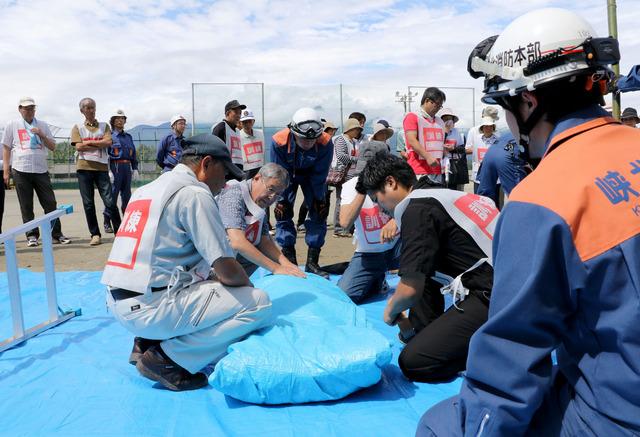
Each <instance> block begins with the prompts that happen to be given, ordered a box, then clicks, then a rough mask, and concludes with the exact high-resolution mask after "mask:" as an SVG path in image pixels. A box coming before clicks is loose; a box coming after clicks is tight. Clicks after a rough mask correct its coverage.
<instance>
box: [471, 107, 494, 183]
mask: <svg viewBox="0 0 640 437" xmlns="http://www.w3.org/2000/svg"><path fill="white" fill-rule="evenodd" d="M495 132H496V122H495V121H494V119H493V118H491V117H482V123H480V126H479V127H478V133H480V134H481V135H480V138H479V140H478V141H476V142H475V143H474V144H473V147H472V148H471V149H469V144H468V143H467V151H470V152H471V158H472V164H471V178H472V179H473V192H474V193H476V192H477V191H478V186H480V177H479V175H480V165H481V164H482V160H483V159H484V155H486V154H487V151H488V150H489V147H491V146H492V145H494V144H495V143H496V142H497V141H498V137H497V136H496V133H495Z"/></svg>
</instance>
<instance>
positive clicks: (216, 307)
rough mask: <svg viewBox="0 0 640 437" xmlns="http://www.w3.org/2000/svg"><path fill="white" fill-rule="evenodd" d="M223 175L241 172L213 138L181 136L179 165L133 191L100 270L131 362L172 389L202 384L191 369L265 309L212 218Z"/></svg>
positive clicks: (256, 322) (218, 352) (265, 300)
mask: <svg viewBox="0 0 640 437" xmlns="http://www.w3.org/2000/svg"><path fill="white" fill-rule="evenodd" d="M226 176H229V177H230V178H235V179H242V177H243V176H244V173H243V172H242V171H241V170H240V169H239V168H237V167H236V166H235V165H233V164H232V163H231V156H230V155H229V151H228V149H227V147H226V146H225V144H224V143H223V142H222V141H221V140H220V139H219V138H217V137H215V136H213V135H210V134H203V135H197V136H194V137H191V138H189V139H188V140H186V141H185V142H184V152H183V154H182V158H181V162H180V164H178V165H177V166H176V167H175V168H174V170H173V171H171V172H167V173H164V174H162V175H161V176H160V177H159V178H158V179H156V180H155V181H153V182H152V183H150V184H147V185H145V186H144V187H142V188H140V189H138V190H137V191H136V192H135V193H134V195H133V197H132V199H131V201H130V202H129V205H128V206H127V209H126V211H125V216H124V220H123V222H122V223H123V224H122V226H121V227H120V229H119V230H118V233H117V235H116V238H115V240H114V242H113V248H112V249H111V253H110V254H109V259H108V261H107V265H106V267H105V269H104V273H103V275H102V283H103V284H105V285H107V286H108V289H107V293H106V298H107V305H108V307H109V310H110V311H111V313H112V314H113V315H114V316H115V317H116V319H117V320H118V321H119V322H120V323H121V324H122V325H123V326H124V327H125V328H127V329H128V330H129V331H131V332H133V333H134V334H135V335H136V336H137V337H136V338H135V340H134V346H133V351H132V353H131V357H130V359H129V361H130V362H131V363H132V364H135V365H136V367H137V369H138V371H139V372H140V373H141V374H142V375H143V376H145V377H147V378H149V379H151V380H153V381H157V382H159V383H160V384H162V385H163V386H165V387H166V388H168V389H170V390H174V391H182V390H193V389H197V388H201V387H204V386H206V385H207V384H208V378H207V376H206V375H205V374H204V373H200V372H199V371H200V370H201V369H202V368H203V367H205V366H206V365H208V364H209V363H215V362H217V361H218V360H220V359H221V358H222V357H223V356H224V355H225V354H226V351H227V347H228V346H229V344H231V343H233V342H235V341H238V340H239V339H240V338H242V337H243V336H246V335H247V334H249V333H250V332H252V331H254V330H256V329H258V328H261V327H263V326H265V325H266V324H267V323H268V321H269V318H270V315H271V302H270V300H269V297H268V296H267V295H266V293H264V292H263V291H262V290H259V289H256V288H254V287H253V284H252V283H251V282H250V281H249V278H248V277H247V275H246V273H245V272H244V270H243V269H242V267H241V266H240V264H238V262H237V261H236V260H235V257H234V252H233V250H232V249H231V247H230V246H229V243H228V241H227V237H226V232H225V229H224V226H223V225H222V222H221V220H220V213H219V210H218V206H217V204H216V202H215V200H214V197H213V196H214V195H217V194H218V193H219V192H220V190H221V189H222V187H223V186H224V185H225V179H226V178H225V177H226ZM212 269H213V270H212Z"/></svg>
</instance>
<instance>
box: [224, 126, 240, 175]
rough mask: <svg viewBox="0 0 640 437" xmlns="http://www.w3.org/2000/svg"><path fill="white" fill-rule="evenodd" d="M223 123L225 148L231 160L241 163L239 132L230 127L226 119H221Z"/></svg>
mask: <svg viewBox="0 0 640 437" xmlns="http://www.w3.org/2000/svg"><path fill="white" fill-rule="evenodd" d="M223 123H224V129H225V138H226V143H227V149H229V153H230V154H231V162H233V163H234V164H238V165H242V139H241V138H240V134H239V133H238V132H237V131H236V130H235V129H231V126H229V124H228V123H227V122H226V121H223Z"/></svg>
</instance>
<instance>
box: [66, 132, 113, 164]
mask: <svg viewBox="0 0 640 437" xmlns="http://www.w3.org/2000/svg"><path fill="white" fill-rule="evenodd" d="M84 126H85V127H86V128H87V130H88V131H89V132H96V131H97V130H98V125H97V121H96V124H95V126H92V125H90V124H89V123H87V121H86V120H85V122H84ZM102 139H108V140H111V128H110V127H109V124H107V125H106V126H105V128H104V135H103V136H102ZM81 142H82V136H81V135H80V130H79V129H78V125H74V126H73V128H71V144H74V145H75V144H76V143H81ZM105 151H107V149H106V148H105ZM76 168H77V169H78V170H91V171H108V170H109V165H108V164H103V163H101V162H96V161H87V160H86V159H78V162H77V167H76Z"/></svg>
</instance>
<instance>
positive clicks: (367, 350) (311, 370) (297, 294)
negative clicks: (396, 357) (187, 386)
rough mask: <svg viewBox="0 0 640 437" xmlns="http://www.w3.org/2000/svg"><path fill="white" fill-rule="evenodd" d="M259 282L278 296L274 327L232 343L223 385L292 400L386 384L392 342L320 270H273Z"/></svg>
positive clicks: (262, 399)
mask: <svg viewBox="0 0 640 437" xmlns="http://www.w3.org/2000/svg"><path fill="white" fill-rule="evenodd" d="M254 285H255V286H256V287H258V288H261V289H262V290H264V291H266V292H267V293H268V294H269V297H270V298H271V301H272V304H273V306H272V308H273V326H271V327H269V328H267V329H263V330H261V331H259V332H257V333H256V334H254V335H251V336H250V337H249V338H247V339H246V340H244V341H241V342H239V343H236V344H233V345H231V347H229V355H227V356H226V357H224V358H223V359H222V360H221V361H219V362H218V364H217V365H216V367H215V371H214V373H213V375H212V384H213V386H214V387H215V388H216V389H218V390H219V391H221V392H222V393H224V394H227V395H229V396H233V397H234V398H236V399H239V400H241V401H245V402H252V403H257V404H287V403H304V402H312V401H328V400H335V399H340V398H343V397H345V396H347V395H349V394H351V393H353V392H354V391H356V390H359V389H361V388H364V387H369V386H371V385H373V384H376V383H377V382H378V381H380V378H381V376H382V369H383V368H384V367H385V366H386V365H387V364H389V362H390V361H391V346H390V344H389V341H388V340H387V339H386V338H385V337H383V336H382V334H379V333H378V332H377V331H375V330H373V329H371V328H370V327H367V317H366V313H365V310H364V309H363V308H358V307H357V306H356V305H354V304H353V303H352V302H351V300H350V299H349V298H348V297H347V296H346V295H345V294H344V293H343V292H342V290H340V289H339V288H338V287H337V286H336V285H333V284H332V283H330V282H328V281H327V280H326V279H323V278H320V277H319V276H315V275H309V276H308V277H307V278H306V279H303V278H295V277H292V276H283V275H276V276H274V275H270V276H266V277H263V278H260V279H257V280H255V281H254Z"/></svg>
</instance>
